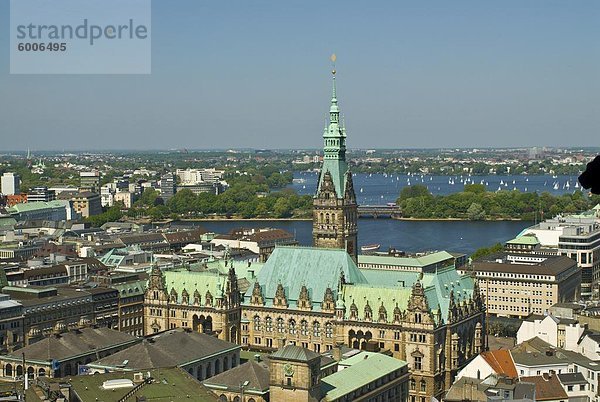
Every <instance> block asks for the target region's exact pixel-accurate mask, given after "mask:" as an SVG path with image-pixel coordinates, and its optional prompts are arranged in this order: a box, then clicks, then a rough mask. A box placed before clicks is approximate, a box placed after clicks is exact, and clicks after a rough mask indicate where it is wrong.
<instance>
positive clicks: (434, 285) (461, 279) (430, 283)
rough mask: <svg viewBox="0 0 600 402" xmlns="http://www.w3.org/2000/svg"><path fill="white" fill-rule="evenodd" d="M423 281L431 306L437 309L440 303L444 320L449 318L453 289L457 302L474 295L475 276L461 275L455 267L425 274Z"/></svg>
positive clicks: (432, 309)
mask: <svg viewBox="0 0 600 402" xmlns="http://www.w3.org/2000/svg"><path fill="white" fill-rule="evenodd" d="M422 283H423V288H424V289H425V297H426V298H427V303H428V304H429V308H430V309H431V311H435V310H437V308H438V305H439V306H440V309H441V317H442V319H443V320H444V321H447V320H448V308H449V306H450V292H451V291H453V292H454V299H455V302H456V304H458V303H459V302H461V301H462V300H465V299H468V298H470V297H471V296H472V295H473V286H474V282H473V278H471V277H470V276H468V275H462V276H461V275H459V274H458V271H456V269H454V268H453V267H448V268H444V269H440V270H438V271H437V272H435V273H428V274H424V275H423V280H422Z"/></svg>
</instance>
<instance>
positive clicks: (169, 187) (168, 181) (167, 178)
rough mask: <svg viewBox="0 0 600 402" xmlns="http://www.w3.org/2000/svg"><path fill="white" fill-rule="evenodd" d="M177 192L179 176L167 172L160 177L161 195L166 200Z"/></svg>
mask: <svg viewBox="0 0 600 402" xmlns="http://www.w3.org/2000/svg"><path fill="white" fill-rule="evenodd" d="M176 192H177V176H175V175H174V174H173V173H165V174H163V175H162V176H161V177H160V197H161V198H162V199H163V200H164V201H165V202H166V201H168V200H169V199H170V198H171V197H173V196H174V195H175V193H176Z"/></svg>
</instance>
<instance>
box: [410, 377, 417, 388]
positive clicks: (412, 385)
mask: <svg viewBox="0 0 600 402" xmlns="http://www.w3.org/2000/svg"><path fill="white" fill-rule="evenodd" d="M416 389H417V382H416V381H415V379H414V378H411V379H410V390H411V391H415V390H416Z"/></svg>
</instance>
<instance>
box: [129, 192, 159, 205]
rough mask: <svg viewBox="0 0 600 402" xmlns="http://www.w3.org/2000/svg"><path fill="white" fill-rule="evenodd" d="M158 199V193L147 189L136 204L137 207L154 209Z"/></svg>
mask: <svg viewBox="0 0 600 402" xmlns="http://www.w3.org/2000/svg"><path fill="white" fill-rule="evenodd" d="M157 199H158V191H156V190H155V189H153V188H146V189H145V190H144V192H143V193H142V195H141V196H140V198H139V199H138V200H137V201H136V202H135V204H136V206H146V207H153V206H155V205H156V201H157Z"/></svg>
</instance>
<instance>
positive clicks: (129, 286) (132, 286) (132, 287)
mask: <svg viewBox="0 0 600 402" xmlns="http://www.w3.org/2000/svg"><path fill="white" fill-rule="evenodd" d="M147 282H148V281H146V280H139V281H132V282H125V283H117V284H115V285H112V286H111V287H112V288H113V289H117V290H118V291H119V294H120V295H121V297H130V296H139V295H143V294H144V292H145V291H146V286H147Z"/></svg>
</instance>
